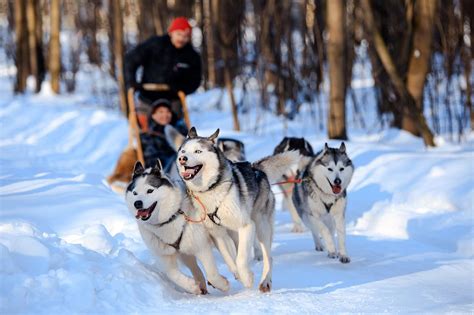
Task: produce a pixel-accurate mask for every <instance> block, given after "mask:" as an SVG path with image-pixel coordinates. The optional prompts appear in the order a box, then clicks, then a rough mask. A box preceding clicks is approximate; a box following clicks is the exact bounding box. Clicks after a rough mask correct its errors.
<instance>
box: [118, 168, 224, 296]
mask: <svg viewBox="0 0 474 315" xmlns="http://www.w3.org/2000/svg"><path fill="white" fill-rule="evenodd" d="M125 198H126V201H127V206H128V209H129V211H130V212H131V213H132V215H133V216H134V217H135V218H136V219H137V223H138V229H139V231H140V234H141V236H142V238H143V241H144V242H145V244H146V245H147V247H148V248H149V249H150V251H151V252H152V253H153V254H154V255H155V256H158V258H159V259H160V262H161V263H162V264H163V266H164V268H165V273H166V275H167V276H168V278H169V279H170V280H171V281H173V282H174V283H175V284H176V285H178V286H179V287H181V288H183V289H184V290H186V291H187V292H190V293H194V294H206V293H207V288H206V282H205V280H204V276H203V274H202V272H201V270H200V269H199V267H198V265H197V262H196V258H197V259H198V260H199V261H200V262H201V264H202V266H203V267H204V270H205V272H206V276H207V278H208V281H209V284H211V285H212V286H214V287H215V288H217V289H219V290H222V291H227V290H228V289H229V282H228V281H227V280H226V279H225V278H224V277H222V276H221V275H220V274H219V273H218V271H217V267H216V263H215V261H214V257H213V255H212V249H211V240H210V238H209V234H208V232H207V230H206V228H205V227H204V225H203V224H202V223H189V222H188V221H187V220H186V217H185V211H187V210H188V209H192V205H191V203H190V202H189V199H188V198H187V196H186V194H185V192H184V187H183V185H182V181H181V180H179V182H174V181H172V180H171V179H170V178H169V177H168V176H166V175H165V174H164V172H163V170H162V168H161V163H160V162H159V161H158V163H157V165H156V166H155V167H153V168H151V169H147V170H145V169H144V168H143V166H142V164H141V163H140V162H136V164H135V168H134V171H133V178H132V181H131V183H130V184H129V185H128V187H127V191H126V194H125ZM178 260H180V261H181V262H183V263H184V264H185V265H186V266H187V267H188V268H189V269H190V270H191V273H192V274H193V277H194V280H193V279H191V278H189V277H187V276H186V275H184V274H183V273H182V272H181V271H180V270H179V269H178V264H177V261H178Z"/></svg>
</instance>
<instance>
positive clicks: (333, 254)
mask: <svg viewBox="0 0 474 315" xmlns="http://www.w3.org/2000/svg"><path fill="white" fill-rule="evenodd" d="M328 257H329V258H332V259H334V258H337V254H336V253H335V252H328Z"/></svg>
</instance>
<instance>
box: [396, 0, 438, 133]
mask: <svg viewBox="0 0 474 315" xmlns="http://www.w3.org/2000/svg"><path fill="white" fill-rule="evenodd" d="M437 6H438V2H437V1H432V0H419V1H417V2H416V4H415V12H416V14H415V27H414V35H413V49H412V53H411V58H410V63H409V67H408V74H407V82H406V86H407V90H408V92H409V93H410V95H411V96H412V97H413V99H414V100H415V104H416V107H417V108H418V109H419V110H420V111H421V112H423V88H424V86H425V80H426V75H427V73H428V72H429V70H430V60H431V53H432V46H433V31H434V24H435V17H436V12H437ZM402 129H404V130H406V131H408V132H410V133H412V134H415V135H419V134H420V132H419V130H418V128H417V124H416V122H415V121H414V119H413V118H412V117H411V115H403V118H402Z"/></svg>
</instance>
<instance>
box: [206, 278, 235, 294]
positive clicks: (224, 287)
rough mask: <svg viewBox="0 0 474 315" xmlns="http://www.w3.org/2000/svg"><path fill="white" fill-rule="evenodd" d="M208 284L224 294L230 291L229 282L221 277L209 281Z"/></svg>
mask: <svg viewBox="0 0 474 315" xmlns="http://www.w3.org/2000/svg"><path fill="white" fill-rule="evenodd" d="M207 283H209V285H211V286H212V287H213V288H216V289H218V290H221V291H224V292H227V291H229V288H230V285H229V281H228V280H227V279H226V278H225V277H222V276H220V275H219V276H217V277H215V278H213V279H212V280H209V281H208V282H207Z"/></svg>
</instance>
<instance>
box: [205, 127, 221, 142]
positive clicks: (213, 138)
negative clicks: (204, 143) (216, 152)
mask: <svg viewBox="0 0 474 315" xmlns="http://www.w3.org/2000/svg"><path fill="white" fill-rule="evenodd" d="M217 136H219V128H217V130H216V131H215V132H214V133H213V134H212V135H210V136H209V137H208V138H207V139H208V140H209V141H212V142H215V140H216V139H217Z"/></svg>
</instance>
